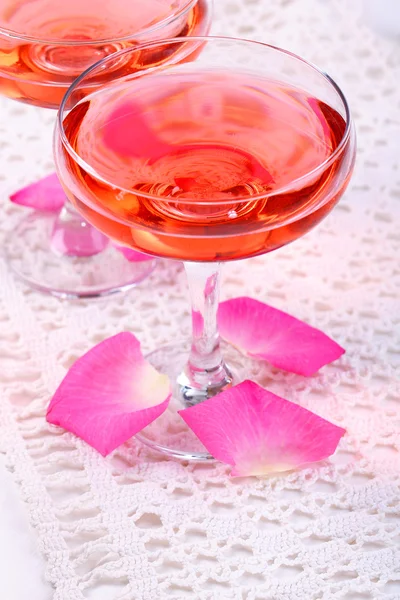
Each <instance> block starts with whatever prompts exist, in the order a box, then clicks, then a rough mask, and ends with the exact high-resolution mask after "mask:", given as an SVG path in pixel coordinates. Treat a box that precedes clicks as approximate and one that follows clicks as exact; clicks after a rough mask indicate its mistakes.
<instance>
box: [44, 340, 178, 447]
mask: <svg viewBox="0 0 400 600" xmlns="http://www.w3.org/2000/svg"><path fill="white" fill-rule="evenodd" d="M169 398H170V385H169V381H168V378H167V377H166V376H165V375H161V374H160V373H158V372H157V371H156V370H155V369H154V368H153V367H152V366H151V365H150V363H148V362H147V361H146V360H145V359H144V357H143V355H142V353H141V350H140V342H139V341H138V340H137V339H136V337H135V336H134V335H132V334H131V333H127V332H125V333H119V334H118V335H115V336H113V337H111V338H108V339H106V340H104V341H103V342H101V343H100V344H98V345H97V346H95V347H94V348H92V349H91V350H89V352H87V353H86V354H85V355H84V356H82V357H81V358H79V359H78V360H77V361H76V362H75V363H74V365H73V366H72V367H71V368H70V370H69V371H68V373H67V375H66V376H65V378H64V379H63V381H62V382H61V384H60V386H59V388H58V389H57V391H56V393H55V394H54V396H53V399H52V400H51V402H50V405H49V408H48V410H47V415H46V418H47V421H48V422H49V423H52V424H54V425H59V426H60V427H63V428H64V429H66V430H68V431H70V432H72V433H74V434H75V435H77V436H78V437H80V438H82V439H83V440H85V441H86V442H87V443H88V444H89V445H90V446H92V447H93V448H95V449H96V450H98V452H100V453H101V454H102V455H103V456H106V455H107V454H109V453H110V452H112V451H113V450H115V448H117V447H118V446H120V445H121V444H123V443H124V442H126V441H127V440H128V439H129V438H131V437H132V436H133V435H135V434H136V433H138V432H139V431H141V430H142V429H144V427H146V426H147V425H149V424H150V423H151V422H153V421H154V420H155V419H156V418H157V417H159V416H160V415H161V414H162V413H163V412H164V411H165V410H166V409H167V407H168V403H169Z"/></svg>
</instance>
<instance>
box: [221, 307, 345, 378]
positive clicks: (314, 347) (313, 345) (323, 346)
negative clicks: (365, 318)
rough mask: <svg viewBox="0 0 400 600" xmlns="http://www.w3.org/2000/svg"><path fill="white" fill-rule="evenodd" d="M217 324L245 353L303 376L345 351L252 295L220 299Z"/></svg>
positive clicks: (315, 370)
mask: <svg viewBox="0 0 400 600" xmlns="http://www.w3.org/2000/svg"><path fill="white" fill-rule="evenodd" d="M218 324H219V330H220V334H221V337H222V338H224V339H225V340H226V341H228V342H230V343H231V344H233V345H234V346H236V347H237V348H238V349H239V350H241V351H242V352H244V353H246V354H247V355H248V356H253V357H255V358H261V359H264V360H267V361H268V362H270V363H271V364H272V365H274V366H275V367H277V368H279V369H283V370H285V371H290V372H292V373H297V374H298V375H305V376H307V377H308V376H310V375H313V374H314V373H316V372H317V371H318V369H320V368H321V367H323V366H324V365H326V364H328V363H330V362H332V361H334V360H336V359H338V358H339V357H340V356H342V354H343V353H344V352H345V351H344V349H343V348H341V347H340V346H339V344H337V343H336V342H334V341H333V340H332V339H331V338H329V337H328V336H327V335H325V333H323V332H322V331H320V330H319V329H315V328H314V327H311V326H310V325H307V324H306V323H303V322H302V321H299V320H298V319H296V318H295V317H292V316H290V315H288V314H287V313H285V312H282V311H281V310H277V309H276V308H272V306H268V305H267V304H263V303H262V302H259V301H258V300H254V299H253V298H246V297H243V298H234V299H233V300H227V301H226V302H222V303H221V304H220V306H219V309H218Z"/></svg>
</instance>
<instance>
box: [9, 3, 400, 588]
mask: <svg viewBox="0 0 400 600" xmlns="http://www.w3.org/2000/svg"><path fill="white" fill-rule="evenodd" d="M376 1H377V2H378V0H376ZM386 4H387V3H386ZM216 5H217V6H216V19H215V25H214V33H224V34H227V35H239V36H242V37H249V38H256V39H258V40H263V41H267V42H270V43H272V44H276V45H279V46H284V47H286V48H288V49H290V50H293V51H294V52H297V53H299V54H302V55H303V56H304V57H305V58H307V59H309V60H311V61H313V62H315V63H317V64H318V65H320V66H321V67H322V68H324V69H326V70H327V71H328V72H329V73H330V74H331V75H333V77H335V78H336V79H337V81H338V82H339V84H340V85H341V86H342V87H343V89H344V91H345V93H346V94H347V96H348V99H349V101H350V104H351V106H352V109H353V114H354V117H355V120H356V124H357V129H358V139H359V153H358V162H357V168H356V172H355V176H354V178H353V181H352V183H351V185H350V188H349V189H348V191H347V193H346V195H345V197H344V198H343V200H342V201H341V203H340V204H339V206H338V207H337V208H336V209H335V210H334V212H333V213H332V214H331V215H330V216H329V217H328V218H327V219H326V220H325V221H324V222H323V223H322V224H321V225H320V226H319V227H318V228H317V229H316V230H314V231H313V232H312V233H311V234H309V235H307V236H306V237H305V238H303V239H302V240H299V241H298V242H296V243H294V244H293V245H291V246H289V247H287V248H283V249H282V250H279V251H277V252H275V253H273V254H272V255H270V256H265V257H262V258H257V259H254V260H251V261H244V262H239V263H232V264H230V265H228V266H227V267H226V268H225V272H224V282H223V297H224V298H227V297H232V296H237V295H244V294H246V295H249V296H253V297H256V298H259V299H261V300H263V301H266V302H269V303H270V304H272V305H274V306H276V307H278V308H281V309H283V310H286V311H288V312H290V313H291V314H293V315H295V316H297V317H299V318H302V319H304V320H306V321H308V322H310V323H311V324H313V325H314V326H317V327H319V328H322V329H323V330H325V331H326V332H327V333H329V334H330V335H331V336H333V337H334V338H335V339H336V340H337V341H338V342H339V343H340V344H341V345H343V346H344V347H345V348H346V350H347V353H346V355H345V356H344V357H343V358H342V359H341V360H340V361H338V362H337V363H336V364H334V365H330V366H328V367H326V368H324V369H323V370H322V371H321V372H320V373H319V374H318V375H316V376H315V377H312V378H310V379H304V378H301V377H298V376H295V375H284V374H282V373H279V372H277V371H274V370H272V369H271V375H272V377H273V379H274V388H275V389H277V390H279V391H280V392H281V395H283V396H285V397H286V398H288V399H290V400H293V401H296V402H299V403H300V404H302V405H303V406H306V407H308V408H310V409H312V410H314V411H315V412H317V413H318V414H320V415H322V416H325V417H327V418H329V419H330V420H332V421H334V422H335V423H337V424H340V425H342V426H345V427H346V428H347V430H348V435H347V436H346V437H345V438H344V439H343V441H342V442H341V444H340V447H339V450H338V452H337V453H336V455H335V456H334V457H332V459H331V460H328V461H326V462H324V463H322V464H318V465H316V466H314V467H313V468H309V469H306V470H302V471H299V472H295V473H290V474H286V475H280V476H274V477H270V478H266V479H256V478H248V479H246V478H240V479H230V478H229V475H228V471H229V470H228V469H227V468H226V467H225V466H223V465H189V466H188V465H185V464H180V463H178V462H173V461H169V462H168V461H166V460H162V459H160V458H159V457H158V456H156V455H155V454H151V453H150V452H149V451H148V450H146V449H144V448H143V447H140V446H139V445H138V444H137V443H136V442H135V441H134V440H132V441H131V442H130V443H128V444H126V445H124V446H123V447H122V448H120V449H119V450H118V451H116V452H115V453H114V454H113V455H112V456H111V457H109V458H107V459H104V458H102V457H101V456H99V455H98V454H97V453H96V452H95V451H93V450H92V449H91V448H89V447H88V446H86V445H85V444H84V443H83V442H82V441H80V440H78V439H76V438H75V437H74V436H72V435H70V434H68V433H63V432H62V431H61V430H59V429H56V428H52V427H49V426H48V425H47V424H46V421H45V410H46V406H47V404H48V402H49V399H50V397H51V395H52V393H53V392H54V390H55V388H56V386H57V384H58V382H59V381H60V380H61V378H62V377H63V375H64V374H65V370H66V368H68V366H69V365H71V363H72V362H73V361H74V360H75V359H76V358H77V357H78V356H79V355H81V354H82V353H83V352H84V351H85V350H87V349H89V348H90V347H91V346H93V345H94V344H96V343H97V342H99V341H100V340H102V339H103V338H105V337H107V336H110V335H112V334H114V333H117V332H119V331H122V330H131V331H133V332H134V333H135V334H136V335H137V336H138V337H139V338H140V340H141V341H142V342H143V347H144V349H145V350H150V349H152V348H154V347H155V346H157V345H158V344H162V343H165V342H168V341H170V340H172V339H175V338H176V337H177V336H178V335H182V336H184V335H186V334H188V332H189V310H188V309H189V307H188V300H187V291H186V283H185V278H184V275H183V272H182V269H181V268H180V266H179V265H178V264H173V263H169V264H168V263H162V264H161V265H160V267H159V268H158V269H157V271H156V272H155V273H154V274H153V275H152V276H151V278H149V279H148V280H147V281H145V282H144V283H143V284H142V285H141V286H140V288H137V289H136V290H134V291H132V292H130V293H127V294H122V295H117V296H115V297H112V298H108V299H105V300H100V301H95V302H83V301H60V300H57V299H55V298H51V297H48V296H44V295H41V294H39V293H36V292H33V291H30V290H29V289H26V288H25V287H24V286H23V285H22V284H19V283H17V282H16V281H15V280H14V278H13V277H12V275H11V274H10V273H9V272H8V271H7V268H6V266H5V264H4V263H3V262H1V263H0V276H1V286H0V369H1V370H0V385H1V397H0V449H1V451H2V452H3V453H4V464H5V465H6V467H7V469H8V471H9V473H7V472H6V471H5V467H3V464H2V463H0V473H1V474H2V476H1V478H0V481H1V493H2V495H0V508H1V511H2V513H1V514H2V517H1V519H0V528H1V532H0V548H1V552H0V557H1V556H3V559H1V565H2V568H3V575H2V577H1V579H2V589H4V585H5V586H6V588H5V589H6V590H7V589H8V590H9V591H8V592H7V593H5V592H4V593H3V594H2V598H3V597H4V600H10V599H11V600H14V598H17V597H18V599H19V600H28V599H29V600H32V599H33V598H35V599H36V597H37V598H41V599H42V600H47V598H49V597H53V598H54V599H55V600H84V599H89V600H103V599H107V600H114V599H118V600H185V599H186V598H191V599H193V600H225V599H226V600H228V599H230V600H295V599H296V600H318V599H322V600H329V599H331V598H340V599H343V600H368V599H375V598H376V599H381V598H382V599H386V600H389V599H390V600H395V599H397V600H398V599H400V469H399V467H400V311H399V308H400V102H399V101H400V87H399V86H400V84H399V82H400V68H399V62H400V42H399V40H398V39H397V40H396V39H389V38H384V37H379V35H378V34H376V33H374V32H373V31H372V29H370V28H369V27H368V25H366V23H364V20H363V17H362V6H363V5H362V2H361V0H360V2H357V1H353V2H352V1H351V0H337V1H336V2H335V1H334V0H331V1H329V0H216ZM0 109H1V110H0V157H1V162H0V180H1V197H2V198H1V225H0V227H1V235H2V236H3V235H4V234H5V232H7V231H8V230H12V227H13V223H14V222H15V219H17V218H19V216H20V215H21V210H22V209H18V208H16V207H12V206H10V204H9V203H8V201H7V197H8V195H9V193H11V192H12V191H14V190H15V189H16V188H18V187H21V186H22V185H23V184H26V183H28V182H30V181H32V180H34V179H35V178H38V177H39V176H42V175H44V174H45V173H47V172H49V171H50V170H51V169H52V158H51V134H52V122H53V120H54V116H55V115H54V113H51V112H46V111H40V110H36V109H33V108H30V107H25V106H23V105H21V104H17V103H13V102H11V101H6V100H1V102H0ZM13 482H15V483H13ZM20 500H21V502H20ZM4 511H7V512H4ZM7 515H9V518H8V517H7ZM28 524H29V525H28ZM7 527H8V529H7ZM19 530H22V531H23V532H25V535H26V536H28V539H29V544H28V542H27V540H26V539H24V541H23V542H21V544H22V545H23V544H25V546H26V547H25V546H24V548H22V545H21V544H20V543H19V542H17V541H16V540H14V542H15V544H14V547H12V545H11V541H12V540H13V535H15V536H17V535H19V533H18V532H19ZM15 545H16V546H17V547H18V548H19V550H18V551H17V550H16V546H15ZM33 547H36V548H37V550H38V555H37V558H35V560H34V563H32V560H31V562H30V563H29V560H30V559H32V552H33V551H32V548H33ZM13 552H14V554H15V556H16V557H17V556H18V557H19V558H18V561H19V562H18V565H17V567H16V566H15V562H14V568H17V569H19V578H18V577H14V576H13V575H12V573H11V567H10V568H8V567H7V568H6V569H4V564H7V563H4V560H5V558H4V557H6V558H8V560H9V562H10V556H12V555H13V554H12V553H13ZM40 555H41V556H42V559H40V558H39V556H40ZM16 560H17V559H16ZM28 563H29V564H28ZM32 569H33V570H34V571H35V573H36V575H35V577H36V579H37V581H36V580H35V578H34V577H33V576H32V577H33V578H32V579H30V577H31V575H29V573H31V572H32ZM0 573H2V571H1V569H0ZM14 575H15V573H14ZM7 577H8V578H10V577H11V580H12V581H14V586H15V587H13V586H12V585H11V584H10V581H11V580H10V579H8V580H7ZM18 579H19V581H18ZM24 579H25V580H26V581H25V587H23V582H24ZM40 579H42V580H43V584H42V585H43V588H42V592H41V593H38V592H37V596H36V595H35V594H34V592H33V587H34V586H35V585H39V583H38V582H40ZM44 580H47V582H48V583H47V584H46V583H45V582H44ZM7 581H8V582H9V583H8V585H9V588H7ZM35 581H36V583H35ZM21 586H22V587H21ZM29 586H31V588H30V587H29ZM50 586H53V587H54V590H55V591H54V592H53V591H52V590H51V587H50ZM15 589H18V590H19V589H21V590H22V591H20V592H18V594H16V595H15V596H13V590H14V591H15ZM29 590H31V591H29Z"/></svg>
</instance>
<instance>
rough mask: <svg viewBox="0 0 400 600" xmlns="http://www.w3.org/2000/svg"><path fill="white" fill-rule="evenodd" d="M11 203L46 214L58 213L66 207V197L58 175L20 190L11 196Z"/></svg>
mask: <svg viewBox="0 0 400 600" xmlns="http://www.w3.org/2000/svg"><path fill="white" fill-rule="evenodd" d="M10 200H11V202H14V204H19V205H21V206H28V207H29V208H35V209H36V210H41V211H44V212H57V211H59V210H61V208H62V207H63V206H64V204H65V201H66V197H65V192H64V190H63V188H62V187H61V184H60V182H59V180H58V177H57V175H56V173H52V174H51V175H48V176H47V177H44V178H43V179H39V181H35V183H31V184H30V185H28V186H26V187H24V188H22V189H21V190H18V192H15V194H13V195H12V196H10Z"/></svg>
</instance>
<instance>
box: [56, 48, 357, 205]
mask: <svg viewBox="0 0 400 600" xmlns="http://www.w3.org/2000/svg"><path fill="white" fill-rule="evenodd" d="M209 41H221V42H224V41H225V42H241V43H246V44H253V45H254V46H261V47H264V48H269V49H271V50H276V51H278V52H281V53H282V54H286V55H287V56H290V57H292V58H294V59H296V60H298V61H300V62H302V63H303V64H305V65H306V66H308V67H311V69H313V70H314V71H315V72H316V73H318V74H319V75H321V76H322V77H323V78H324V79H325V80H326V81H328V83H329V84H330V85H331V86H332V87H333V89H334V90H335V91H336V93H337V94H338V96H339V98H340V100H341V102H342V104H343V107H344V110H345V116H346V127H345V130H344V132H343V136H342V139H341V140H340V143H339V144H338V145H337V147H336V148H335V150H334V151H333V152H332V154H330V155H329V156H328V157H327V158H326V159H325V160H324V161H322V162H321V164H319V165H318V166H317V167H314V169H312V170H311V171H308V172H307V173H305V174H303V175H301V176H300V177H297V178H296V179H293V181H290V182H289V183H287V184H285V185H283V186H282V187H280V188H277V189H274V190H271V191H270V192H263V193H260V194H255V195H254V196H235V197H234V198H229V199H226V200H224V199H221V200H220V199H219V200H218V204H220V205H230V204H232V203H237V202H241V201H246V202H249V201H251V202H252V201H257V200H261V199H267V198H272V197H274V196H278V195H280V194H283V193H289V192H291V191H295V189H296V188H297V187H298V185H299V184H300V183H302V182H303V181H306V180H310V179H314V178H315V177H316V176H318V174H319V173H322V172H323V171H324V170H325V169H327V168H328V167H329V166H330V165H331V164H332V163H333V162H335V160H336V158H337V157H338V156H339V155H340V154H341V152H342V151H343V149H344V148H345V147H346V145H347V143H348V141H349V139H350V136H351V133H352V129H353V120H352V117H351V113H350V108H349V105H348V102H347V100H346V97H345V95H344V93H343V92H342V90H341V89H340V87H339V85H338V84H337V83H336V82H335V81H334V80H333V79H332V78H331V77H330V76H329V75H328V74H327V73H325V71H323V70H322V69H320V68H319V67H317V66H316V65H314V64H313V63H311V62H309V61H307V60H305V59H304V58H302V57H301V56H298V55H297V54H295V53H294V52H291V51H290V50H285V49H283V48H279V47H278V46H274V45H272V44H266V43H264V42H258V41H255V40H248V39H245V38H237V37H227V36H194V37H187V38H169V39H165V40H157V41H154V42H148V43H145V44H140V45H138V46H135V47H132V48H126V49H124V50H120V51H119V52H115V53H114V54H111V55H109V56H107V57H105V58H102V59H101V60H99V61H98V62H97V63H95V64H93V65H92V66H91V67H89V68H88V69H86V71H84V72H83V73H82V74H81V75H80V76H79V77H78V78H77V79H75V81H74V83H73V84H72V85H71V86H70V87H69V88H68V91H67V92H66V94H65V96H64V98H63V99H62V102H61V104H60V107H59V109H58V113H57V120H56V124H57V130H58V133H59V135H60V139H61V142H62V144H63V146H64V147H65V149H66V151H67V152H68V154H69V155H70V156H71V158H72V159H73V160H74V161H75V162H76V163H77V164H78V165H79V166H80V167H81V168H83V169H84V170H85V171H86V172H87V173H88V174H89V175H90V176H92V177H94V178H95V179H96V180H97V181H99V182H100V183H102V184H105V185H108V186H110V187H112V188H118V190H121V191H123V192H125V193H127V194H134V195H135V196H138V197H139V198H146V199H148V200H157V202H162V203H164V202H165V203H168V202H180V199H179V198H173V197H171V196H164V197H163V196H157V195H154V194H147V193H145V192H142V191H139V190H132V189H128V188H124V187H123V186H122V185H118V184H116V183H115V182H112V181H109V180H108V179H106V178H105V177H103V176H102V175H101V174H99V173H97V171H96V170H95V169H94V168H93V167H92V166H91V165H89V164H88V163H87V162H86V161H85V160H84V159H83V158H82V157H81V156H79V154H78V153H77V152H76V151H75V150H74V149H73V148H72V146H71V144H70V143H69V140H68V138H67V136H66V134H65V129H64V123H63V121H64V113H65V112H69V111H68V110H67V111H66V105H67V103H68V101H69V99H70V97H71V95H72V93H73V92H75V91H76V89H77V88H79V86H80V85H81V83H82V81H84V80H85V78H86V77H87V76H88V75H90V74H91V73H92V72H93V71H95V70H96V69H97V68H99V67H101V66H103V65H104V64H105V63H106V62H107V61H111V60H112V59H113V58H115V57H119V56H123V55H125V54H128V53H130V52H137V51H139V52H140V51H141V50H143V49H148V48H152V47H155V46H160V45H165V44H176V43H180V44H188V43H191V42H197V43H202V42H209ZM179 57H180V58H181V55H179V54H178V56H177V58H179ZM168 64H173V65H176V63H168ZM178 64H179V63H178ZM164 67H165V65H162V66H161V67H150V68H149V69H147V70H146V69H145V70H143V71H138V72H137V73H133V74H132V75H130V77H132V79H139V78H140V77H143V76H146V74H153V73H157V71H158V68H160V69H162V68H164ZM108 83H109V82H108ZM93 87H94V86H93ZM84 100H85V98H83V99H82V100H80V101H79V102H81V101H84ZM79 102H77V104H79ZM77 104H76V105H77ZM76 105H75V106H76ZM75 106H74V107H73V108H75ZM70 110H72V109H70ZM57 130H56V132H55V133H56V134H57ZM184 201H185V203H192V204H195V205H199V206H201V205H207V204H209V201H207V200H206V199H204V200H199V199H198V198H194V197H185V199H184Z"/></svg>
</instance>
